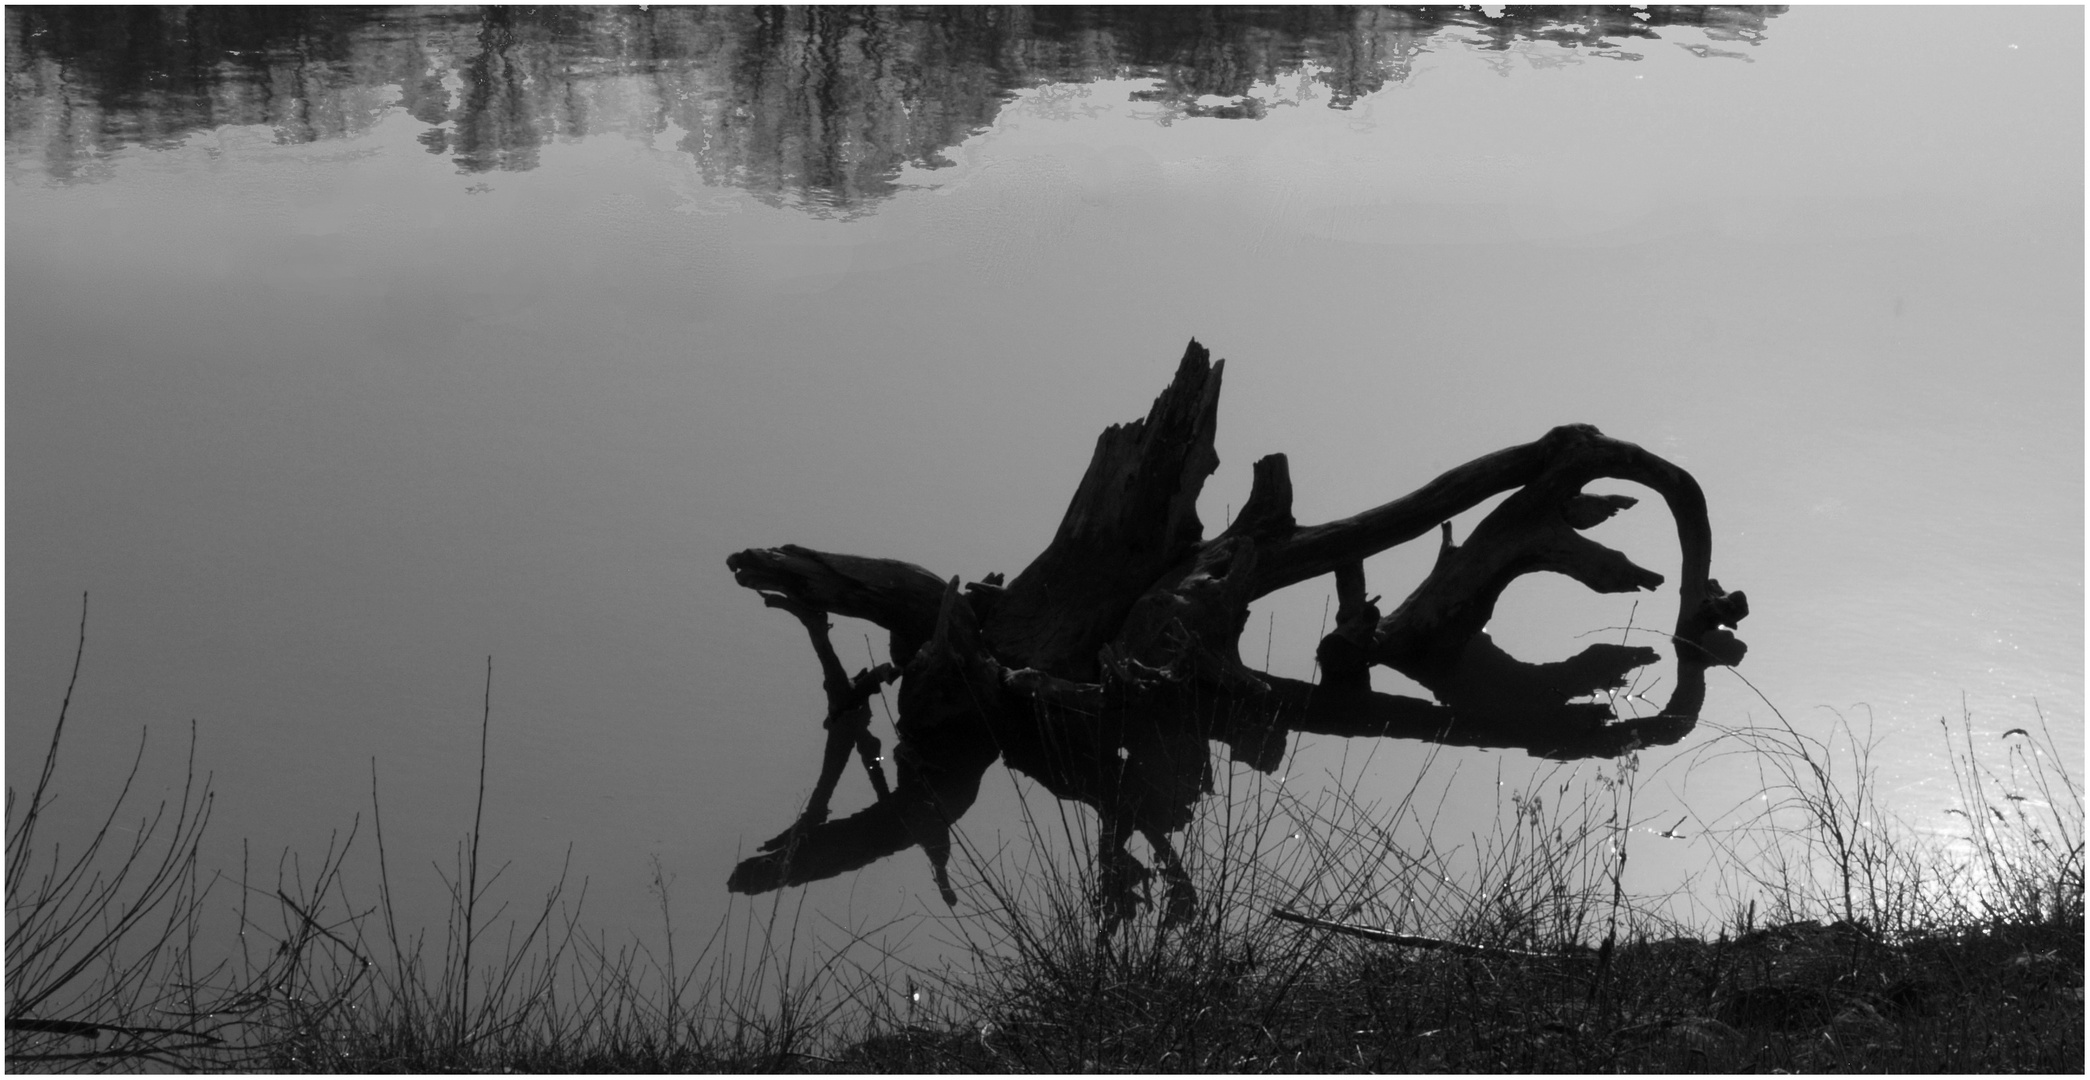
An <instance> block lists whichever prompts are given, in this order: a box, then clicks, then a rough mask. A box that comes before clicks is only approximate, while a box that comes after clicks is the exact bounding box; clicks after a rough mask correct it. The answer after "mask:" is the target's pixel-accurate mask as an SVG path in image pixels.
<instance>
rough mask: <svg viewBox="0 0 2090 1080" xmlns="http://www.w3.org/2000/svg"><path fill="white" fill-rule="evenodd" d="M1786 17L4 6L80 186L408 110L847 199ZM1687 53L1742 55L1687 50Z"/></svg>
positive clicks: (511, 154)
mask: <svg viewBox="0 0 2090 1080" xmlns="http://www.w3.org/2000/svg"><path fill="white" fill-rule="evenodd" d="M1783 10H1784V9H1783V8H1782V7H1648V8H1632V7H1530V8H1524V7H1508V8H1503V9H1499V10H1497V12H1496V14H1494V15H1493V16H1492V17H1491V16H1489V15H1487V14H1484V13H1483V12H1482V11H1481V10H1478V9H1473V8H1336V7H1316V8H1307V7H1280V8H1247V7H1219V8H1197V7H1163V8H1125V7H1101V8H1087V7H1051V8H1036V9H1025V8H984V7H939V8H841V7H789V8H758V7H733V8H668V9H639V8H574V7H554V8H505V7H495V8H483V9H479V8H474V9H448V8H362V7H319V8H299V7H190V8H130V7H60V8H44V7H19V6H17V7H9V8H8V9H7V139H8V151H9V157H10V160H11V163H13V167H17V168H19V167H22V166H23V165H24V164H31V163H32V162H33V164H31V167H37V168H40V170H41V171H42V172H44V173H45V174H47V175H48V176H50V177H52V178H54V179H57V180H59V181H62V182H70V181H75V180H80V179H88V178H92V177H93V176H95V175H97V174H99V173H100V172H101V171H103V170H104V169H105V168H106V167H107V163H108V160H109V158H110V157H111V155H112V154H113V153H114V152H115V151H117V150H119V149H121V148H123V147H125V146H144V147H156V148H157V147H168V146H173V145H178V144H180V143H181V142H183V141H184V140H186V139H187V138H189V137H190V136H191V135H192V134H194V133H197V132H207V131H214V130H216V129H219V128H222V127H225V126H228V125H240V126H256V125H258V126H262V127H266V128H268V129H269V130H270V131H272V132H273V135H274V138H275V139H276V141H278V142H283V143H308V142H315V141H319V140H324V139H330V138H339V137H342V136H347V135H354V134H357V133H360V132H363V131H366V130H368V129H370V128H371V127H373V126H375V125H377V124H378V123H380V122H382V121H385V120H386V119H387V118H388V117H393V116H396V115H398V114H400V113H404V114H405V115H406V116H410V117H412V118H413V120H415V121H418V122H419V123H420V124H422V125H425V129H424V130H423V131H422V132H420V135H419V138H420V141H421V143H422V145H423V146H425V147H427V149H428V151H429V152H430V153H431V154H435V155H438V156H441V157H445V158H448V159H450V160H451V161H454V162H455V164H456V166H457V168H458V169H459V170H460V171H462V172H466V173H477V172H486V171H490V170H521V169H529V168H532V167H534V166H535V165H536V164H537V160H538V153H539V150H540V148H541V147H542V146H543V145H544V144H545V143H546V142H547V141H551V140H559V139H573V138H579V137H581V136H584V135H596V134H603V133H608V132H625V133H629V134H635V135H641V136H645V137H649V138H658V137H659V136H661V135H663V134H667V135H670V136H671V137H672V138H673V140H674V141H675V144H676V145H677V146H678V147H679V148H680V149H682V150H684V151H687V152H688V153H689V154H691V155H692V156H693V157H694V158H695V159H696V162H697V164H698V166H699V168H700V170H701V172H702V175H703V177H704V179H705V180H706V181H707V182H708V183H712V184H719V185H727V184H730V185H734V186H738V187H742V188H746V189H747V190H749V191H751V192H753V193H754V194H756V195H757V196H758V197H760V198H762V199H763V200H765V201H767V202H771V203H774V204H778V205H792V206H800V207H804V208H807V209H812V210H815V211H840V212H845V213H846V212H852V211H856V210H860V209H863V208H866V207H869V206H870V205H872V204H874V203H875V202H876V201H877V200H878V199H879V198H881V197H883V196H886V195H889V194H891V193H892V192H893V191H894V190H895V189H896V185H897V183H898V181H899V177H900V173H901V170H902V168H903V167H905V166H908V165H914V166H918V167H924V168H935V167H937V166H939V165H942V164H948V159H947V158H946V157H945V152H946V151H947V150H949V149H950V148H952V147H954V146H956V145H957V144H959V143H960V142H962V141H964V140H965V138H966V137H968V136H969V135H971V134H973V133H974V132H977V131H979V130H980V129H982V128H984V127H986V126H987V125H989V124H991V123H992V122H993V120H994V117H995V115H996V113H997V112H998V111H999V110H1000V109H1001V107H1002V105H1003V104H1004V103H1006V102H1007V101H1009V100H1011V99H1012V98H1013V97H1014V96H1015V94H1016V93H1017V92H1018V91H1021V90H1024V89H1027V88H1031V87H1037V86H1044V85H1049V84H1054V83H1080V82H1090V81H1094V80H1098V79H1126V78H1132V79H1141V80H1151V81H1152V83H1153V84H1154V85H1153V88H1152V89H1151V90H1143V91H1140V92H1138V93H1136V94H1135V95H1134V97H1135V98H1136V99H1138V100H1140V101H1145V102H1150V103H1154V104H1155V105H1157V106H1158V107H1159V109H1160V111H1161V114H1162V115H1163V116H1164V117H1174V116H1205V117H1221V118H1254V117H1258V116H1261V115H1263V113H1264V111H1265V110H1266V109H1267V108H1268V106H1269V101H1268V94H1269V90H1270V88H1271V87H1272V85H1273V84H1276V83H1278V82H1279V81H1280V80H1295V81H1298V82H1299V83H1300V85H1301V86H1303V87H1305V88H1307V90H1308V92H1307V94H1306V95H1305V96H1306V97H1310V98H1319V99H1324V100H1325V104H1326V105H1327V106H1328V107H1332V108H1338V109H1341V108H1347V107H1349V106H1350V105H1351V104H1352V103H1354V102H1355V101H1357V100H1358V99H1359V98H1361V97H1363V96H1365V95H1367V94H1370V93H1372V92H1374V91H1376V90H1379V89H1381V88H1382V87H1385V86H1386V85H1388V84H1389V83H1397V82H1399V81H1401V80H1403V79H1405V78H1407V77H1408V74H1409V71H1410V69H1411V65H1412V64H1413V63H1414V61H1415V60H1416V58H1417V57H1418V56H1420V55H1422V54H1424V53H1426V52H1428V51H1430V50H1432V49H1443V48H1479V49H1492V50H1508V49H1511V48H1513V47H1519V46H1521V45H1526V44H1534V43H1553V44H1554V45H1556V46H1562V47H1567V48H1570V49H1574V50H1576V51H1577V52H1579V53H1582V54H1586V55H1595V56H1604V57H1611V58H1616V59H1623V60H1631V59H1638V58H1639V55H1640V54H1638V53H1635V52H1633V51H1632V48H1633V47H1636V46H1637V45H1638V43H1642V42H1646V41H1650V40H1652V39H1657V38H1659V37H1660V32H1661V29H1662V28H1664V27H1670V26H1683V25H1688V26H1696V27H1702V28H1704V29H1705V31H1706V33H1707V34H1708V35H1710V36H1711V37H1713V38H1714V39H1716V40H1732V41H1742V42H1750V43H1753V42H1755V41H1757V40H1760V39H1761V38H1762V36H1763V34H1764V27H1765V23H1766V22H1767V21H1768V20H1769V19H1771V18H1772V17H1774V16H1775V15H1777V14H1778V13H1779V12H1781V11H1783ZM1692 51H1693V52H1695V53H1697V54H1698V55H1701V56H1707V55H1732V54H1726V53H1723V52H1722V51H1721V50H1715V49H1709V48H1706V47H1704V46H1694V47H1692Z"/></svg>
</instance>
